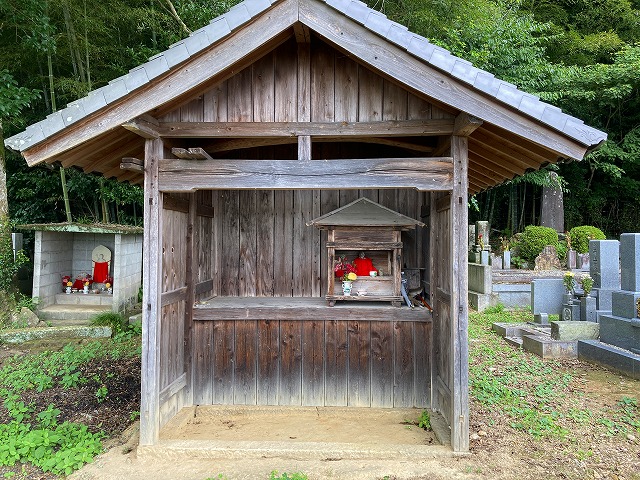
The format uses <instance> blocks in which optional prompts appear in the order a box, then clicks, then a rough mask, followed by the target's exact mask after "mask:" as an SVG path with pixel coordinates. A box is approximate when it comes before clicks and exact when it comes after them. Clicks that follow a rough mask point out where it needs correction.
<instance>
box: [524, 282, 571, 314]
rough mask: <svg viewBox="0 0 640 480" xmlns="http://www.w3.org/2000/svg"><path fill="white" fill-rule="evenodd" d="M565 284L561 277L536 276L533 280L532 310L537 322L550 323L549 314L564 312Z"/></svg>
mask: <svg viewBox="0 0 640 480" xmlns="http://www.w3.org/2000/svg"><path fill="white" fill-rule="evenodd" d="M563 294H564V284H563V282H562V279H561V278H536V279H534V280H533V281H532V282H531V311H532V312H533V319H534V321H535V322H536V323H542V324H546V323H549V315H560V314H561V313H562V297H563Z"/></svg>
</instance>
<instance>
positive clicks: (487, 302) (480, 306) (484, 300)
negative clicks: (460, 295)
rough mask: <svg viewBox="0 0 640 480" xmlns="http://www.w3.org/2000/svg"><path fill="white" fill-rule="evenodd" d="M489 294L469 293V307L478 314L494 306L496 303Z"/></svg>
mask: <svg viewBox="0 0 640 480" xmlns="http://www.w3.org/2000/svg"><path fill="white" fill-rule="evenodd" d="M493 297H494V295H492V294H490V293H478V292H472V291H469V296H468V298H469V306H470V307H472V308H473V309H475V310H477V311H478V312H483V311H484V310H485V309H486V308H488V307H492V306H494V305H496V304H497V303H498V302H497V301H496V300H495V299H494V298H493Z"/></svg>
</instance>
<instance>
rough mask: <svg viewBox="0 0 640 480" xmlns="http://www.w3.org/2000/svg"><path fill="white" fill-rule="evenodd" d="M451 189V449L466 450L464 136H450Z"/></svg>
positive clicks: (466, 333) (465, 154) (467, 388)
mask: <svg viewBox="0 0 640 480" xmlns="http://www.w3.org/2000/svg"><path fill="white" fill-rule="evenodd" d="M451 154H452V156H453V191H452V194H451V214H452V223H451V228H452V230H453V231H452V232H451V240H452V250H451V251H452V253H453V255H452V257H453V259H452V261H453V265H452V266H453V272H452V273H453V275H452V277H451V278H452V287H453V288H454V291H453V292H452V295H451V352H450V353H449V354H450V355H451V359H452V362H451V363H452V365H453V383H452V392H451V394H452V396H453V398H452V402H451V405H452V412H451V446H452V447H453V450H454V451H455V452H467V451H468V450H469V343H468V331H467V328H468V323H469V303H468V277H469V275H468V272H469V267H468V263H467V241H468V235H467V228H468V227H467V224H468V222H469V220H468V209H467V192H468V177H467V167H468V163H469V157H468V139H467V137H461V136H453V137H451Z"/></svg>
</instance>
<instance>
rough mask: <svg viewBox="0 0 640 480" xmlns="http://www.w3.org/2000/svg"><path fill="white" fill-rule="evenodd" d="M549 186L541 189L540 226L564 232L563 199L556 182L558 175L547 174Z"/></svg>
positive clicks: (558, 183)
mask: <svg viewBox="0 0 640 480" xmlns="http://www.w3.org/2000/svg"><path fill="white" fill-rule="evenodd" d="M549 177H550V179H551V185H550V186H548V187H542V211H541V215H540V225H541V226H543V227H551V228H553V229H554V230H555V231H556V232H558V233H562V232H564V199H563V197H562V188H561V187H560V182H559V181H558V174H557V173H555V172H551V173H549Z"/></svg>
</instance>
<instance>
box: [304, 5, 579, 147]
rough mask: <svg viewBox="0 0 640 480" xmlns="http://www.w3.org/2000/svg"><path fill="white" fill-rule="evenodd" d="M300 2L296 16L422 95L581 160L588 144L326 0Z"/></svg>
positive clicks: (345, 50) (337, 45) (362, 60)
mask: <svg viewBox="0 0 640 480" xmlns="http://www.w3.org/2000/svg"><path fill="white" fill-rule="evenodd" d="M298 1H299V5H300V6H299V13H298V18H299V20H300V21H301V22H302V23H303V24H305V25H307V26H308V27H309V28H310V29H311V30H312V31H314V32H315V33H317V34H318V35H320V36H322V37H323V38H325V39H326V40H327V41H329V42H331V43H332V44H334V45H335V46H336V47H337V48H339V49H340V50H342V51H344V52H346V53H347V54H350V55H352V56H353V57H354V58H355V59H357V60H358V61H359V62H362V63H364V64H366V65H368V66H370V67H372V68H373V69H375V70H376V71H378V72H380V73H382V74H383V75H384V76H386V77H387V78H390V79H393V80H394V81H396V82H399V83H401V84H403V85H406V86H407V87H409V88H410V89H412V90H413V91H414V92H417V93H418V94H420V95H422V96H427V97H431V98H435V99H437V100H439V101H441V102H442V103H444V104H446V105H449V106H450V107H453V108H454V109H456V110H459V111H464V112H468V113H469V114H470V115H473V116H477V117H478V118H482V119H484V120H485V121H486V122H488V123H492V124H495V125H497V126H499V127H501V128H503V129H506V130H508V131H511V132H513V133H515V134H516V135H518V136H521V137H524V138H526V139H529V140H531V141H533V142H536V143H539V144H540V145H544V146H545V147H547V148H550V149H551V150H553V151H555V152H558V153H559V154H561V155H564V156H567V157H570V158H578V159H580V158H582V157H583V156H584V154H585V152H586V150H587V147H586V146H585V145H584V144H582V143H580V142H578V141H576V140H574V139H572V138H568V137H567V136H566V135H564V134H562V133H559V132H557V131H555V130H554V129H553V128H552V127H549V126H546V125H544V124H542V123H540V122H538V121H535V120H533V119H530V118H529V117H527V116H526V115H525V114H523V113H521V112H519V111H517V110H515V109H513V108H512V107H510V106H508V105H504V104H503V103H502V102H500V101H498V100H495V99H492V98H490V97H487V95H486V94H485V93H484V92H481V91H479V90H478V89H476V88H473V87H472V86H470V85H468V84H466V83H465V82H463V81H462V80H458V79H456V78H454V77H452V76H451V75H449V74H447V73H443V72H441V71H440V70H438V69H437V68H435V67H432V66H431V65H429V64H427V63H425V62H424V61H423V60H420V59H418V58H416V57H414V56H412V55H407V51H406V50H404V49H401V48H399V47H397V46H396V45H394V44H393V43H391V42H389V40H388V39H386V38H384V37H381V36H379V35H377V34H376V33H374V32H372V31H369V30H367V29H364V28H362V27H361V26H360V25H358V24H357V23H356V22H354V21H353V20H352V19H351V18H348V17H347V16H345V15H344V14H342V13H340V12H338V11H336V10H334V9H333V8H331V7H330V6H329V5H326V4H325V2H318V1H316V0H298Z"/></svg>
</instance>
